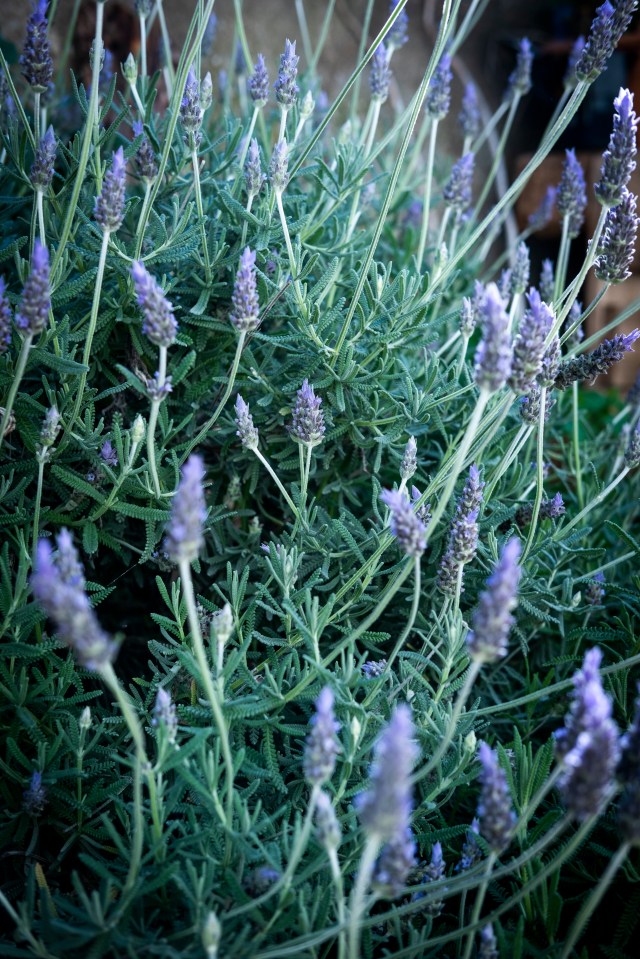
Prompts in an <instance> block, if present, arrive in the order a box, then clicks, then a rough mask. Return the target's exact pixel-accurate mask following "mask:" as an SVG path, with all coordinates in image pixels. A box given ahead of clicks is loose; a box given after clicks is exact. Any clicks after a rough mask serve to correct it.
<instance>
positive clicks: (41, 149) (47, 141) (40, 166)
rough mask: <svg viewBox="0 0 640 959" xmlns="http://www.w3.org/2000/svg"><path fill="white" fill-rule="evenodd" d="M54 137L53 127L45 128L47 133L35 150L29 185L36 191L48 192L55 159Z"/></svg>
mask: <svg viewBox="0 0 640 959" xmlns="http://www.w3.org/2000/svg"><path fill="white" fill-rule="evenodd" d="M56 150H57V143H56V135H55V133H54V132H53V127H52V126H50V127H48V128H47V132H46V133H45V135H44V136H43V137H42V139H41V140H40V143H39V144H38V146H37V148H36V154H35V157H34V160H33V164H32V166H31V173H30V175H29V179H30V180H31V185H32V186H33V187H34V188H35V189H36V190H42V191H43V192H44V191H45V190H48V189H49V187H50V185H51V181H52V179H53V164H54V163H55V159H56Z"/></svg>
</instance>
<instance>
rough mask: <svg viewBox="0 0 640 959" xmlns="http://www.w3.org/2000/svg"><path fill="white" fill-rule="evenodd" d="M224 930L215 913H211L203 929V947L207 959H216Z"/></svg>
mask: <svg viewBox="0 0 640 959" xmlns="http://www.w3.org/2000/svg"><path fill="white" fill-rule="evenodd" d="M221 934H222V928H221V926H220V920H219V919H218V917H217V916H216V914H215V912H210V913H209V914H208V916H207V918H206V919H205V921H204V926H203V927H202V945H203V947H204V951H205V955H206V957H207V959H216V956H217V955H218V946H219V945H220V936H221Z"/></svg>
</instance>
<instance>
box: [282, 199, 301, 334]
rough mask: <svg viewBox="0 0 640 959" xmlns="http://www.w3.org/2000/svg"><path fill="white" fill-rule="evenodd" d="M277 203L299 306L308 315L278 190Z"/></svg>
mask: <svg viewBox="0 0 640 959" xmlns="http://www.w3.org/2000/svg"><path fill="white" fill-rule="evenodd" d="M275 196H276V204H277V206H278V213H279V214H280V222H281V224H282V232H283V233H284V242H285V243H286V245H287V254H288V256H289V267H290V269H291V279H292V281H293V291H294V293H295V297H296V300H297V301H298V307H299V309H300V312H301V313H302V315H303V316H305V315H306V312H307V311H306V307H305V302H304V297H303V296H302V290H301V288H300V281H299V280H298V279H296V276H297V273H298V267H297V264H296V259H295V256H294V255H293V246H292V245H291V236H290V235H289V227H288V225H287V218H286V216H285V215H284V207H283V205H282V191H281V190H276V191H275Z"/></svg>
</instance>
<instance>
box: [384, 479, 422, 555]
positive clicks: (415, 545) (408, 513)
mask: <svg viewBox="0 0 640 959" xmlns="http://www.w3.org/2000/svg"><path fill="white" fill-rule="evenodd" d="M380 499H381V500H382V502H383V503H384V504H385V506H388V507H389V509H390V510H391V532H392V533H393V535H394V536H395V538H396V539H397V541H398V545H399V546H400V547H401V548H402V549H403V550H404V551H405V553H406V554H407V555H408V556H413V557H414V558H415V559H419V558H420V557H421V556H422V554H423V553H424V551H425V549H426V546H427V541H426V533H427V530H426V527H425V525H424V523H423V522H422V521H421V520H420V519H419V518H418V516H417V515H416V513H415V512H414V510H413V507H412V506H411V502H410V500H409V497H408V496H407V495H406V494H405V493H401V492H399V490H389V489H385V490H383V491H382V493H381V494H380Z"/></svg>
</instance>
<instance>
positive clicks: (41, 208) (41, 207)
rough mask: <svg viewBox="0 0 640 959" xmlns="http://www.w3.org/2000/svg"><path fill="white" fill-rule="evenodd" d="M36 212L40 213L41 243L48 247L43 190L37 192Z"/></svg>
mask: <svg viewBox="0 0 640 959" xmlns="http://www.w3.org/2000/svg"><path fill="white" fill-rule="evenodd" d="M36 210H37V211H38V229H39V231H40V242H41V243H42V245H43V246H46V238H45V233H44V195H43V192H42V190H36Z"/></svg>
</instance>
